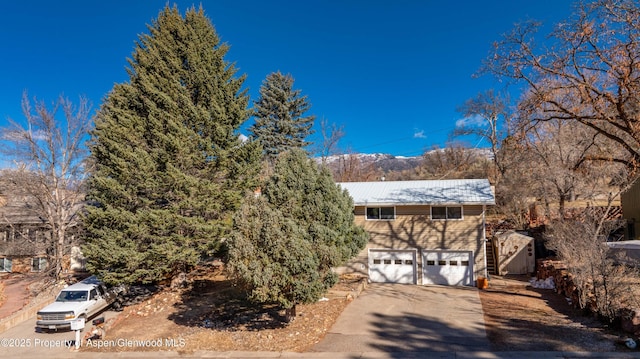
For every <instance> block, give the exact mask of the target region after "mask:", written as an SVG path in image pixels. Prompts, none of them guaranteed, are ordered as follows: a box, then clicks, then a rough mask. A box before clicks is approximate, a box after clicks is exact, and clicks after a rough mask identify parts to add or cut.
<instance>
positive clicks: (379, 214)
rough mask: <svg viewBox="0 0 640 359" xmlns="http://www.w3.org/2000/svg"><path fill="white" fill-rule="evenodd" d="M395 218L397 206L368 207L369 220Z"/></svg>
mask: <svg viewBox="0 0 640 359" xmlns="http://www.w3.org/2000/svg"><path fill="white" fill-rule="evenodd" d="M395 218H396V208H395V207H367V219H368V220H390V219H395Z"/></svg>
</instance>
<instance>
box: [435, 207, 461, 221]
mask: <svg viewBox="0 0 640 359" xmlns="http://www.w3.org/2000/svg"><path fill="white" fill-rule="evenodd" d="M431 219H444V220H448V219H462V206H432V207H431Z"/></svg>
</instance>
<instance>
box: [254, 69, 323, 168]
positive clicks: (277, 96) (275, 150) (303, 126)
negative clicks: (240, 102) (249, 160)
mask: <svg viewBox="0 0 640 359" xmlns="http://www.w3.org/2000/svg"><path fill="white" fill-rule="evenodd" d="M293 81H294V80H293V77H292V76H291V75H289V74H287V75H283V74H282V73H280V72H279V71H278V72H274V73H271V74H269V75H268V76H267V78H266V79H265V80H264V81H263V83H262V86H261V87H260V97H259V98H258V100H257V101H254V112H253V115H254V117H255V123H254V124H253V125H252V126H251V127H250V128H249V132H250V133H251V134H252V136H253V138H254V139H257V140H258V141H260V143H261V144H262V147H263V150H264V156H265V157H266V159H268V160H271V161H273V160H274V159H275V158H276V157H277V156H278V154H280V153H282V152H284V151H287V150H290V149H292V148H304V147H306V146H308V145H309V144H311V142H309V141H307V137H308V136H309V135H311V134H312V133H313V131H312V129H311V128H312V127H313V121H314V120H315V116H313V115H310V116H305V113H306V112H307V111H308V110H309V109H310V108H311V104H310V103H309V101H308V100H307V97H306V96H302V93H301V91H300V90H295V89H294V88H293Z"/></svg>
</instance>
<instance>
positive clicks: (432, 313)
mask: <svg viewBox="0 0 640 359" xmlns="http://www.w3.org/2000/svg"><path fill="white" fill-rule="evenodd" d="M486 350H489V341H488V340H487V335H486V332H485V327H484V318H483V313H482V304H481V303H480V298H479V296H478V290H477V289H475V288H471V287H444V286H420V285H408V284H382V283H374V284H370V285H369V286H368V287H367V289H365V290H364V291H363V292H362V293H361V294H360V296H358V298H356V299H355V300H354V301H353V302H352V303H350V304H349V305H348V306H347V308H346V309H345V310H344V312H343V313H342V314H341V315H340V317H339V318H338V320H337V321H336V323H335V324H334V325H333V327H331V329H330V331H329V332H328V333H327V335H326V336H325V337H324V339H323V340H322V341H320V342H319V343H318V344H316V345H315V346H314V347H313V348H312V351H317V352H352V353H353V352H386V353H394V352H403V353H405V354H406V353H407V352H433V351H437V352H444V351H446V352H452V351H458V352H459V351H486Z"/></svg>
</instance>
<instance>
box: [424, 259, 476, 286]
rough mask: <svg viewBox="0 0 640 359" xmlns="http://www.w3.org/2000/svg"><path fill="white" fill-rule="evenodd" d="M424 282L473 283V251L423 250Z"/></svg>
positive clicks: (445, 283) (443, 283)
mask: <svg viewBox="0 0 640 359" xmlns="http://www.w3.org/2000/svg"><path fill="white" fill-rule="evenodd" d="M422 272H423V273H422V274H423V275H422V284H425V285H426V284H440V285H473V251H447V250H425V251H422Z"/></svg>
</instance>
